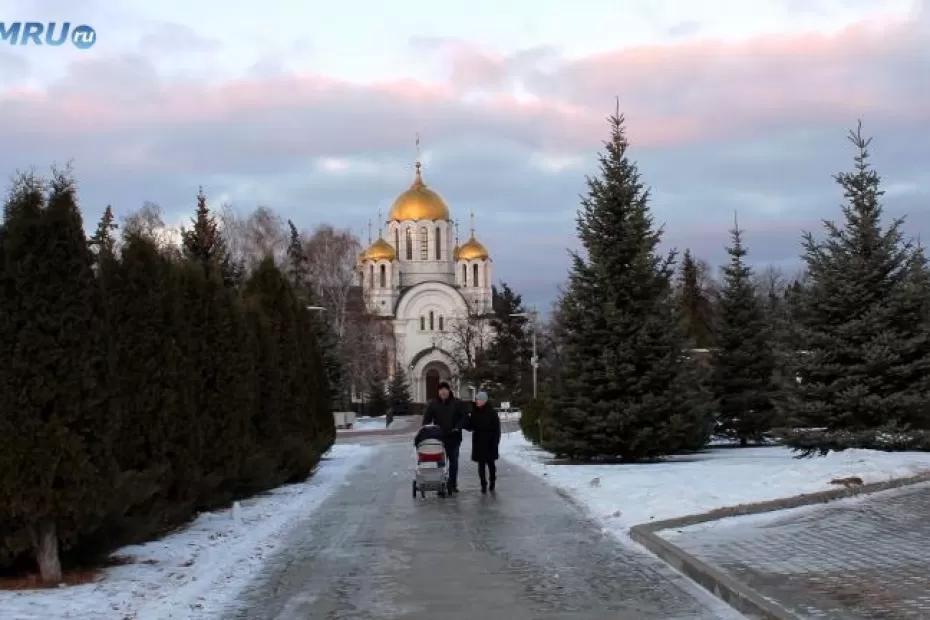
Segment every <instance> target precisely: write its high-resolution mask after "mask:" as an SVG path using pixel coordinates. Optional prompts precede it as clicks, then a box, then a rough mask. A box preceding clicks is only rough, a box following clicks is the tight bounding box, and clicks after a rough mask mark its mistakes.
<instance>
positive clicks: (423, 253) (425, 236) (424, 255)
mask: <svg viewBox="0 0 930 620" xmlns="http://www.w3.org/2000/svg"><path fill="white" fill-rule="evenodd" d="M420 260H429V233H428V232H427V230H426V227H425V226H424V227H423V228H421V229H420Z"/></svg>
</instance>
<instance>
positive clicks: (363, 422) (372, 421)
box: [339, 415, 387, 433]
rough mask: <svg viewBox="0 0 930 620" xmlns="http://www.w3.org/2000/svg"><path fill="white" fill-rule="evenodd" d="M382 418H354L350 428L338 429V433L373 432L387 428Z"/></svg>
mask: <svg viewBox="0 0 930 620" xmlns="http://www.w3.org/2000/svg"><path fill="white" fill-rule="evenodd" d="M384 424H385V420H384V416H383V415H381V416H361V417H358V418H355V422H354V423H353V424H352V428H346V429H340V430H339V432H340V433H351V432H352V431H375V430H383V429H385V428H387V427H386V426H385V425H384Z"/></svg>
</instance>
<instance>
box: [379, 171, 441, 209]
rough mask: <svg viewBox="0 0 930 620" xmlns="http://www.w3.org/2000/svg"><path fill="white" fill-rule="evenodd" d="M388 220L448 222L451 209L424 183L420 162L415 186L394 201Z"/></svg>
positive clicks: (414, 181) (414, 182)
mask: <svg viewBox="0 0 930 620" xmlns="http://www.w3.org/2000/svg"><path fill="white" fill-rule="evenodd" d="M388 219H390V220H393V221H395V222H403V221H405V220H415V221H419V220H433V221H435V220H443V221H448V219H449V207H447V206H446V203H445V202H443V200H442V198H440V197H439V194H437V193H436V192H434V191H433V190H431V189H430V188H428V187H426V184H425V183H423V179H422V178H421V177H420V162H417V176H416V178H415V179H414V180H413V185H411V186H410V189H408V190H407V191H406V192H404V193H403V194H401V195H400V196H398V197H397V200H395V201H394V205H393V206H392V207H391V214H390V215H389V216H388Z"/></svg>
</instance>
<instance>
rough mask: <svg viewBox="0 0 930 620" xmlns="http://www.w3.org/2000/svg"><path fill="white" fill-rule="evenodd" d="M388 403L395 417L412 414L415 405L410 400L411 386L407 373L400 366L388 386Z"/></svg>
mask: <svg viewBox="0 0 930 620" xmlns="http://www.w3.org/2000/svg"><path fill="white" fill-rule="evenodd" d="M388 403H389V405H390V407H391V411H392V412H393V413H394V415H406V414H408V413H410V406H411V405H412V404H413V401H412V399H411V398H410V384H409V383H408V382H407V373H406V372H404V369H403V368H402V367H400V366H398V367H397V369H396V370H395V371H394V377H393V378H392V379H391V383H390V385H389V386H388Z"/></svg>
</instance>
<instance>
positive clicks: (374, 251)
mask: <svg viewBox="0 0 930 620" xmlns="http://www.w3.org/2000/svg"><path fill="white" fill-rule="evenodd" d="M361 258H362V260H388V261H392V260H394V259H395V258H397V252H396V251H394V248H393V247H392V246H391V244H390V243H388V242H387V241H385V240H384V239H378V240H377V241H375V242H374V243H372V244H371V247H369V248H368V249H367V250H365V251H364V252H362V256H361Z"/></svg>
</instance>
